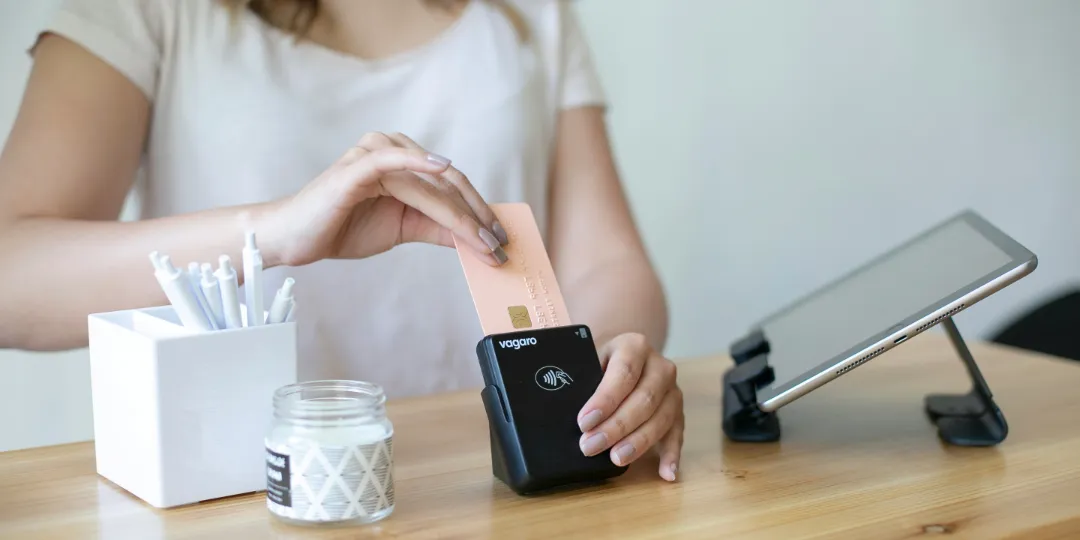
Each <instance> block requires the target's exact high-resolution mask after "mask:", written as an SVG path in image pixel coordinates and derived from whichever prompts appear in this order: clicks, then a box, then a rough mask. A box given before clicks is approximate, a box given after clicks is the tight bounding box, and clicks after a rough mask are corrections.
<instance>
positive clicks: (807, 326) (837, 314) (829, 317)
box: [755, 211, 1038, 411]
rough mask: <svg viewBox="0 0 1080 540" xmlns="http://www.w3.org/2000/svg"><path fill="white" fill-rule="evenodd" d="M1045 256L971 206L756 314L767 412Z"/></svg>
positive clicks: (1022, 273) (1011, 279)
mask: <svg viewBox="0 0 1080 540" xmlns="http://www.w3.org/2000/svg"><path fill="white" fill-rule="evenodd" d="M1037 264H1038V260H1037V259H1036V257H1035V255H1034V254H1033V253H1032V252H1030V251H1028V250H1027V249H1026V248H1025V247H1024V246H1022V245H1020V244H1019V243H1018V242H1016V241H1015V240H1013V239H1012V238H1009V236H1008V235H1006V234H1005V233H1003V232H1001V231H1000V230H998V229H997V228H996V227H994V226H993V225H991V224H990V223H989V222H987V221H986V220H985V219H983V218H982V217H980V216H979V215H978V214H976V213H975V212H972V211H965V212H963V213H961V214H959V215H957V216H955V217H953V218H952V219H949V220H947V221H945V222H944V223H941V224H939V225H937V226H935V227H933V228H932V229H930V230H928V231H926V232H924V233H922V234H920V235H919V236H917V237H915V238H913V239H911V240H910V241H908V242H906V243H904V244H903V245H901V246H899V247H896V248H895V249H893V250H892V251H890V252H888V253H885V254H884V255H881V256H879V257H878V258H876V259H874V260H872V261H870V262H869V263H867V264H865V265H863V266H861V267H859V268H858V269H856V270H855V271H853V272H851V273H849V274H848V275H846V276H844V277H842V278H840V279H838V280H836V281H835V282H833V283H831V284H829V285H826V286H825V287H822V288H821V289H819V290H817V291H815V292H813V293H811V294H809V295H807V296H806V297H804V298H802V299H801V300H799V301H797V302H795V303H793V304H792V305H790V306H788V307H787V308H785V309H783V310H781V311H779V312H778V313H776V314H774V315H772V316H770V317H767V318H766V319H765V320H763V321H762V322H760V323H758V324H757V325H756V327H755V330H757V331H760V332H762V334H763V335H764V337H765V340H766V341H767V342H768V344H769V365H770V366H771V367H772V369H773V373H774V375H775V377H774V380H773V382H772V383H770V384H768V385H766V386H763V387H762V388H760V389H758V392H757V395H758V406H759V407H760V408H761V409H762V410H764V411H775V410H776V409H778V408H780V407H782V406H784V405H786V404H788V403H791V402H792V401H793V400H795V399H797V398H799V397H800V396H803V395H806V394H807V393H808V392H810V391H811V390H814V389H815V388H818V387H820V386H821V385H823V384H825V383H827V382H829V381H831V380H833V379H835V378H836V377H839V376H840V375H843V374H844V373H847V372H848V371H851V370H852V369H854V368H855V367H857V366H859V365H862V364H863V363H864V362H866V361H868V360H870V359H871V358H874V357H876V356H878V355H880V354H882V353H884V352H885V351H888V350H889V349H891V348H893V347H895V346H897V345H900V344H901V343H903V342H904V341H906V340H908V339H910V338H912V337H914V336H915V335H916V334H919V333H920V332H924V331H926V330H927V329H929V328H931V327H933V326H934V325H935V324H937V323H938V322H940V321H941V320H943V319H944V318H946V317H950V316H952V315H955V314H956V313H958V312H960V311H962V310H964V309H967V308H969V307H971V306H972V305H973V304H975V303H976V302H978V301H979V300H982V299H983V298H986V297H987V296H989V295H991V294H993V293H995V292H997V291H999V290H1001V289H1002V288H1004V287H1005V286H1007V285H1009V284H1011V283H1013V282H1015V281H1017V280H1018V279H1020V278H1022V277H1024V276H1026V275H1027V274H1030V273H1031V272H1032V271H1033V270H1035V267H1036V265H1037Z"/></svg>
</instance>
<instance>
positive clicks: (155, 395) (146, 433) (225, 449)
mask: <svg viewBox="0 0 1080 540" xmlns="http://www.w3.org/2000/svg"><path fill="white" fill-rule="evenodd" d="M89 332H90V377H91V386H92V390H93V403H94V439H95V443H94V444H95V451H96V457H97V472H98V474H100V475H101V476H103V477H105V478H107V479H108V480H110V481H112V482H113V483H115V484H116V485H118V486H120V487H122V488H124V489H125V490H127V491H129V492H131V493H132V494H134V495H135V496H137V497H139V498H140V499H142V500H144V501H146V502H147V503H149V504H151V505H153V506H155V507H158V508H168V507H173V506H179V505H184V504H189V503H195V502H199V501H205V500H209V499H216V498H220V497H227V496H230V495H237V494H241V493H251V492H255V491H262V490H264V489H266V459H265V454H266V451H265V446H264V437H265V436H266V433H267V428H268V427H269V425H270V422H271V420H272V418H271V413H272V411H273V407H272V403H271V400H272V399H273V394H274V391H275V390H277V389H278V388H280V387H282V386H285V385H288V384H292V383H295V382H296V323H281V324H269V325H262V326H255V327H245V328H237V329H233V330H219V331H212V332H193V331H191V330H189V329H186V328H184V327H183V326H180V323H179V320H178V318H177V316H176V313H175V312H174V311H173V309H172V307H170V306H163V307H155V308H148V309H138V310H127V311H117V312H112V313H98V314H94V315H90V317H89Z"/></svg>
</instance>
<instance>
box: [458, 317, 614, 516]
mask: <svg viewBox="0 0 1080 540" xmlns="http://www.w3.org/2000/svg"><path fill="white" fill-rule="evenodd" d="M476 356H477V359H478V360H479V361H480V370H481V371H482V372H483V374H484V385H485V387H484V390H483V391H482V392H481V393H480V395H481V397H482V398H483V401H484V409H485V410H486V411H487V417H488V427H489V431H490V435H491V468H492V472H493V473H494V474H495V476H496V477H497V478H498V479H499V480H501V481H502V482H503V483H505V484H506V485H507V486H509V487H510V489H512V490H513V491H514V492H516V493H518V494H521V495H524V494H531V493H536V492H539V491H544V490H548V489H551V488H556V487H562V486H567V485H570V484H578V483H587V482H594V481H599V480H604V479H607V478H612V477H615V476H619V475H620V474H622V473H623V472H625V470H626V468H625V467H619V466H616V465H615V464H614V463H612V461H611V458H610V456H609V455H608V453H607V452H602V453H600V454H598V455H596V456H592V457H586V456H585V455H584V454H582V453H581V448H580V446H579V441H580V439H581V430H580V429H579V428H578V423H577V415H578V413H579V412H580V411H581V408H582V407H584V406H585V402H586V401H588V400H589V398H590V397H592V395H593V393H594V392H595V391H596V388H597V387H598V386H599V385H600V380H601V378H602V377H603V371H602V370H601V369H600V359H599V357H598V356H597V352H596V346H595V344H594V343H593V340H592V332H591V331H590V330H589V329H588V327H586V326H584V325H571V326H559V327H551V328H538V329H531V330H523V331H521V332H512V333H505V334H495V335H490V336H487V337H485V338H484V339H483V340H481V341H480V343H478V344H477V345H476Z"/></svg>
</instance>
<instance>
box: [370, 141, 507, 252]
mask: <svg viewBox="0 0 1080 540" xmlns="http://www.w3.org/2000/svg"><path fill="white" fill-rule="evenodd" d="M386 137H387V138H388V139H389V140H390V141H393V142H394V143H396V144H398V145H400V146H402V147H404V148H412V149H415V150H422V149H423V148H422V147H421V146H420V145H419V144H417V143H416V141H414V140H412V139H410V138H409V137H408V136H406V135H404V134H402V133H393V134H390V135H387V136H386ZM440 178H441V179H442V180H443V181H444V182H446V183H448V184H449V185H450V186H451V187H453V191H454V192H455V193H456V194H457V195H458V196H460V197H461V198H462V200H463V201H464V203H465V204H466V205H467V206H468V207H469V209H470V210H471V211H472V212H473V214H474V215H475V216H476V218H477V220H478V221H480V223H481V225H483V226H484V227H486V228H487V229H488V230H489V231H491V232H492V233H494V235H495V237H496V238H498V240H499V243H500V244H501V245H503V246H505V245H506V244H507V243H508V242H509V239H508V238H507V236H506V230H505V229H503V227H502V225H500V224H499V222H498V219H497V218H496V217H495V212H493V211H492V210H491V207H490V206H488V204H487V201H485V200H484V198H483V197H481V196H480V192H478V191H476V188H475V187H474V186H473V185H472V182H470V181H469V179H468V178H467V177H466V176H465V175H464V174H462V172H461V171H459V170H458V169H457V168H456V167H454V166H453V165H451V166H449V167H447V168H446V170H445V171H443V173H442V175H440Z"/></svg>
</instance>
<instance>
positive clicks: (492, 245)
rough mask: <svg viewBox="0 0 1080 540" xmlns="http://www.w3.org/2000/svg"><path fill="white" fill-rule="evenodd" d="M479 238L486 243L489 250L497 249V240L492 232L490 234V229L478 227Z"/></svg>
mask: <svg viewBox="0 0 1080 540" xmlns="http://www.w3.org/2000/svg"><path fill="white" fill-rule="evenodd" d="M480 239H481V240H483V241H484V243H485V244H487V247H488V249H490V250H491V251H493V252H494V251H495V250H496V249H499V240H498V239H497V238H495V235H494V234H491V231H488V230H487V229H485V228H483V227H480Z"/></svg>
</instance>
